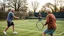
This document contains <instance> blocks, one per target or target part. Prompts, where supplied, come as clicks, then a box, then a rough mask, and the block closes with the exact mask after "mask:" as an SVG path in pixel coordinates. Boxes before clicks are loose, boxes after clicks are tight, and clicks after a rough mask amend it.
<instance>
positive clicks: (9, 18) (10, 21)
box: [3, 9, 19, 35]
mask: <svg viewBox="0 0 64 36" xmlns="http://www.w3.org/2000/svg"><path fill="white" fill-rule="evenodd" d="M13 18H16V19H19V17H16V16H15V15H14V10H11V9H9V13H8V17H7V27H6V29H5V30H4V31H3V33H4V34H5V35H6V34H7V33H6V31H7V30H8V28H9V27H10V26H12V29H13V33H17V32H15V31H14V23H13V21H12V19H13Z"/></svg>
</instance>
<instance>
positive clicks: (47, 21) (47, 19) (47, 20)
mask: <svg viewBox="0 0 64 36" xmlns="http://www.w3.org/2000/svg"><path fill="white" fill-rule="evenodd" d="M48 23H49V15H47V16H46V23H45V24H44V25H47V24H48Z"/></svg>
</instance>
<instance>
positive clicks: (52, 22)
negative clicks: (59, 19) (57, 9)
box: [43, 8, 56, 36]
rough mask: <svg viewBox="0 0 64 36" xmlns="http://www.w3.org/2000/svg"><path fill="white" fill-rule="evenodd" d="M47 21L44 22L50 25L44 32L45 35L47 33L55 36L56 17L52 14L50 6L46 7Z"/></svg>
mask: <svg viewBox="0 0 64 36" xmlns="http://www.w3.org/2000/svg"><path fill="white" fill-rule="evenodd" d="M46 13H47V16H46V23H45V24H44V26H45V25H47V26H48V28H47V29H46V30H45V31H44V32H43V36H45V35H46V34H49V35H50V36H53V33H54V31H55V30H56V18H55V16H54V15H53V14H52V10H51V9H50V8H47V9H46Z"/></svg>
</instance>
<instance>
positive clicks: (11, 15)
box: [7, 11, 14, 22]
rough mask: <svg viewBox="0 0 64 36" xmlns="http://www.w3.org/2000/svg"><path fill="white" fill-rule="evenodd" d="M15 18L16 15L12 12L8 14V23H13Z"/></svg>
mask: <svg viewBox="0 0 64 36" xmlns="http://www.w3.org/2000/svg"><path fill="white" fill-rule="evenodd" d="M13 16H14V14H13V13H12V12H11V11H10V12H9V13H8V16H7V21H8V22H12V19H13Z"/></svg>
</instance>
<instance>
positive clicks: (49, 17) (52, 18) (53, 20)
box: [45, 14, 56, 29]
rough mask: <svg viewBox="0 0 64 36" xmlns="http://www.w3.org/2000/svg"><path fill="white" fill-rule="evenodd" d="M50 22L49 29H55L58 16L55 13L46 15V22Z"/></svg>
mask: <svg viewBox="0 0 64 36" xmlns="http://www.w3.org/2000/svg"><path fill="white" fill-rule="evenodd" d="M47 24H48V29H54V28H56V18H55V16H54V15H53V14H48V15H47V16H46V24H45V25H47Z"/></svg>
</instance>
